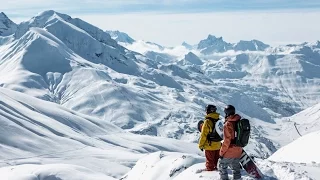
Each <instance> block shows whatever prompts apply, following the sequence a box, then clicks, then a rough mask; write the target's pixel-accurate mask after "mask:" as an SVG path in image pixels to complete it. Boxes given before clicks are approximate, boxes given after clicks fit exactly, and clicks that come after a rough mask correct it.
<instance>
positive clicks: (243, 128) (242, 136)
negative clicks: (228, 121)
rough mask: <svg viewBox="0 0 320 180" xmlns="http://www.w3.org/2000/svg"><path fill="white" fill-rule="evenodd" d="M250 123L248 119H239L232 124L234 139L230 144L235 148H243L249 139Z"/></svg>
mask: <svg viewBox="0 0 320 180" xmlns="http://www.w3.org/2000/svg"><path fill="white" fill-rule="evenodd" d="M250 129H251V128H250V122H249V120H248V119H240V120H239V121H237V122H235V123H234V130H235V138H234V139H233V141H232V144H235V145H236V146H240V147H245V146H246V145H247V144H248V142H249V138H250Z"/></svg>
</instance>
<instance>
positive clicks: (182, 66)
mask: <svg viewBox="0 0 320 180" xmlns="http://www.w3.org/2000/svg"><path fill="white" fill-rule="evenodd" d="M115 39H116V38H115ZM185 45H186V44H185ZM199 45H200V43H199V44H198V47H199ZM200 47H201V48H200V49H197V48H193V47H192V48H190V47H189V48H186V47H185V46H183V45H182V46H178V47H173V48H168V47H165V46H161V45H158V44H156V43H151V42H146V41H141V40H136V41H134V42H133V43H132V44H130V43H128V42H126V43H123V42H122V43H121V42H119V40H114V39H113V38H112V37H111V36H110V35H109V33H107V32H105V31H103V30H101V29H99V28H97V27H95V26H93V25H91V24H89V23H87V22H84V21H82V20H81V19H77V18H72V17H70V16H68V15H65V14H61V13H58V12H55V11H45V12H43V13H40V14H38V15H37V16H35V17H33V18H32V19H30V20H29V21H26V22H23V23H20V24H19V25H17V28H16V30H15V31H13V33H12V35H10V36H5V37H4V36H1V37H0V86H1V87H3V88H0V96H1V98H0V99H1V103H2V104H0V116H1V118H0V123H2V124H3V125H2V126H1V127H3V130H2V131H1V132H2V134H3V136H1V137H3V138H0V140H1V142H0V143H1V144H0V145H1V148H0V151H1V154H3V156H2V157H0V158H1V159H0V160H1V162H3V165H2V166H7V165H10V167H4V168H1V169H0V174H6V175H7V176H12V175H14V174H15V173H22V174H23V175H22V176H21V178H29V177H30V178H33V177H34V176H35V177H42V178H43V179H45V178H48V177H49V178H52V179H54V178H55V179H59V178H60V179H68V178H69V179H70V178H75V179H77V178H76V177H74V176H73V177H70V176H69V175H68V173H69V174H70V173H82V172H87V173H84V174H83V177H86V176H87V177H88V176H89V175H90V176H91V175H92V176H95V177H96V179H113V178H119V177H121V176H122V175H124V176H123V177H122V178H123V179H132V178H133V177H135V175H137V176H136V177H141V178H142V179H145V178H147V179H148V178H151V177H157V178H160V177H166V178H167V179H174V178H177V179H179V178H180V179H183V178H184V179H185V178H186V177H194V179H197V178H199V179H206V178H207V179H209V178H215V177H218V174H217V173H212V174H207V173H197V172H196V171H197V170H198V169H199V168H200V167H201V166H204V164H203V163H202V162H203V158H202V157H200V156H201V154H200V152H199V150H198V149H197V145H196V144H195V143H187V142H185V141H188V142H197V140H198V132H197V129H196V124H197V122H198V121H199V120H200V119H203V117H204V107H205V106H206V105H207V104H209V103H214V104H216V105H217V107H218V112H220V113H222V112H223V107H224V106H225V105H226V104H233V105H235V106H236V108H237V112H238V113H239V114H240V115H241V116H243V117H246V118H248V119H250V121H251V124H252V133H251V140H250V143H249V145H248V146H247V147H246V148H245V149H246V151H247V152H248V153H249V154H250V155H253V156H255V157H258V164H259V167H261V169H262V170H263V172H264V173H265V174H266V175H267V177H268V178H269V179H274V178H276V179H288V178H286V177H285V176H284V175H287V174H290V177H292V179H297V178H298V179H308V178H310V177H313V176H314V175H313V174H311V176H310V177H309V173H300V172H301V169H302V170H303V169H304V168H311V169H317V168H318V167H317V164H315V165H313V164H311V165H310V164H307V165H306V166H307V167H305V166H303V165H302V167H301V166H300V165H299V164H295V163H291V164H285V163H283V162H276V163H274V162H273V161H269V160H262V159H265V158H268V157H269V156H271V155H272V154H273V153H274V152H276V151H277V150H278V149H280V148H281V147H282V146H284V145H286V144H288V143H290V142H291V141H292V140H295V139H296V138H298V136H297V130H298V131H299V133H300V134H302V135H305V134H307V133H309V132H315V131H318V130H320V129H319V127H318V116H317V113H318V111H319V108H318V105H315V104H318V103H319V101H320V91H319V85H320V74H319V72H320V71H319V67H320V61H319V59H320V58H319V57H320V43H319V42H316V43H303V44H298V45H286V46H279V47H268V45H265V44H263V43H262V42H260V41H256V40H253V41H240V42H239V43H237V44H231V43H227V42H225V41H223V39H222V38H216V37H214V36H212V35H209V36H208V38H207V39H206V40H203V41H201V45H200ZM9 89H11V90H15V91H19V92H22V93H24V94H21V93H18V92H15V91H11V90H9ZM29 96H33V97H29ZM34 97H36V98H34ZM313 105H314V106H313ZM310 106H313V107H311V108H310V109H307V110H306V111H303V112H301V113H299V114H297V115H294V114H295V113H297V112H299V111H301V110H303V109H306V108H308V107H310ZM309 114H310V118H309V117H308V116H309ZM311 114H312V115H311ZM292 115H294V116H292ZM287 116H292V117H289V118H288V117H287ZM221 118H223V114H221ZM303 118H308V121H303V122H301V119H303ZM288 119H289V120H288ZM293 128H294V129H293ZM296 128H297V129H296ZM132 133H134V134H132ZM290 133H295V135H296V136H291V135H292V134H290ZM135 134H136V135H135ZM145 135H148V136H145ZM150 136H160V137H150ZM26 137H32V138H26ZM167 137H169V138H174V139H179V140H174V139H167ZM291 137H293V138H292V139H290V138H291ZM17 139H19V141H17ZM61 144H62V145H61ZM75 151H76V152H77V154H76V153H74V152H75ZM158 151H170V152H175V153H172V154H171V153H168V152H158ZM9 152H10V156H7V154H9ZM48 152H49V153H48ZM62 152H63V153H62ZM153 152H155V153H154V154H153V155H152V154H151V155H150V156H149V157H148V156H147V157H146V158H145V159H141V160H140V161H138V159H140V158H142V157H143V156H145V155H146V154H147V153H153ZM61 154H62V155H61ZM199 155H200V156H199ZM83 157H85V158H83ZM162 157H164V158H162ZM180 157H181V158H180ZM177 159H178V160H177ZM137 161H138V162H137ZM136 162H137V164H136ZM50 163H66V164H68V165H67V166H63V167H65V168H64V170H62V169H61V168H60V164H56V165H52V166H51V165H48V164H50ZM21 164H26V165H25V166H20V165H21ZM30 164H39V165H30ZM75 165H80V166H81V167H78V166H75ZM169 165H172V166H169ZM142 166H143V167H145V168H144V169H143V168H142ZM61 167H62V166H61ZM133 167H134V168H133ZM164 167H166V168H165V169H163V168H164ZM131 168H133V169H132V171H130V169H131ZM181 168H182V169H181ZM12 169H15V171H11V170H12ZM35 169H39V170H38V171H37V172H36V173H34V174H30V171H32V172H33V171H35ZM146 169H148V171H150V173H143V172H145V170H146ZM159 169H163V172H165V173H164V174H162V175H159V174H157V172H159ZM184 170H185V171H184ZM129 171H130V172H129ZM50 172H54V175H52V174H50ZM308 172H309V169H308ZM61 174H62V175H61ZM125 174H126V175H125ZM158 175H159V176H158ZM201 177H203V178H201ZM55 179H54V180H55ZM245 179H249V178H248V177H246V176H245Z"/></svg>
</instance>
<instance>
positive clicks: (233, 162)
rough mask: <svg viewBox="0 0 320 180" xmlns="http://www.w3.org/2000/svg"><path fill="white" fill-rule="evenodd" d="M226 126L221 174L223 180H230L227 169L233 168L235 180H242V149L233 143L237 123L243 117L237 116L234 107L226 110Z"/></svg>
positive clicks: (220, 161)
mask: <svg viewBox="0 0 320 180" xmlns="http://www.w3.org/2000/svg"><path fill="white" fill-rule="evenodd" d="M224 113H225V118H226V120H225V124H224V127H223V140H224V141H223V143H222V147H221V149H220V153H219V155H220V159H219V173H220V178H221V179H222V180H226V179H229V178H228V172H227V168H228V166H230V167H231V169H232V172H233V179H241V173H240V157H241V153H242V147H239V146H236V145H235V144H234V143H233V140H234V139H235V129H234V127H235V123H236V122H237V121H239V120H240V119H241V116H239V115H238V114H236V109H235V107H234V106H232V105H228V106H226V107H225V109H224Z"/></svg>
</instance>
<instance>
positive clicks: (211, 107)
mask: <svg viewBox="0 0 320 180" xmlns="http://www.w3.org/2000/svg"><path fill="white" fill-rule="evenodd" d="M216 110H217V107H216V106H215V105H212V104H208V105H207V107H206V112H207V113H213V112H216Z"/></svg>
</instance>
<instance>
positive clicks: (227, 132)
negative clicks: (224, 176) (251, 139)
mask: <svg viewBox="0 0 320 180" xmlns="http://www.w3.org/2000/svg"><path fill="white" fill-rule="evenodd" d="M233 131H234V130H233V126H232V124H231V123H230V122H227V123H226V124H225V127H224V128H223V143H222V147H221V149H220V156H222V157H223V155H224V154H225V153H226V152H227V150H228V149H229V147H230V144H231V140H232V133H233Z"/></svg>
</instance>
